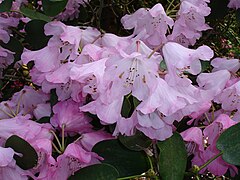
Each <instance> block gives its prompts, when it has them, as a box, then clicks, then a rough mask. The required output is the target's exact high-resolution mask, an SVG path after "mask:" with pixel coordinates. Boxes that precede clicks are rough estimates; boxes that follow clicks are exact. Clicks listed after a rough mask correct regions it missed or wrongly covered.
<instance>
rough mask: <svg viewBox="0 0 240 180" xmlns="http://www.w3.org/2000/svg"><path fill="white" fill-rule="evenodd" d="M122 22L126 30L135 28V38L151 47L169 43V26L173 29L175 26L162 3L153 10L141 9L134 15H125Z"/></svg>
mask: <svg viewBox="0 0 240 180" xmlns="http://www.w3.org/2000/svg"><path fill="white" fill-rule="evenodd" d="M121 22H122V24H123V26H124V28H125V29H133V28H134V32H133V36H137V39H141V40H142V41H144V42H145V43H146V44H148V45H150V46H158V45H161V44H164V43H165V42H166V41H167V39H166V33H167V29H168V26H170V27H172V26H173V24H174V22H173V20H172V19H171V18H170V17H168V16H167V15H166V13H165V10H164V8H163V6H162V5H161V4H160V3H158V4H156V5H155V6H154V7H152V8H151V9H144V8H141V9H139V10H137V11H136V12H135V13H133V14H132V15H125V16H124V17H122V19H121Z"/></svg>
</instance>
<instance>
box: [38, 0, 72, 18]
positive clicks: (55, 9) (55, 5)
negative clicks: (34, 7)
mask: <svg viewBox="0 0 240 180" xmlns="http://www.w3.org/2000/svg"><path fill="white" fill-rule="evenodd" d="M67 2H68V0H62V1H49V0H42V6H43V12H44V13H45V14H46V15H48V16H52V17H53V16H56V15H58V14H59V13H60V12H62V11H63V10H64V8H65V6H66V5H67Z"/></svg>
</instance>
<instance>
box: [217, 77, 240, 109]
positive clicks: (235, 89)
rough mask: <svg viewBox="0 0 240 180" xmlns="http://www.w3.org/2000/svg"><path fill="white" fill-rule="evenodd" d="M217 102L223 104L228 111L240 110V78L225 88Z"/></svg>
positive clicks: (223, 107)
mask: <svg viewBox="0 0 240 180" xmlns="http://www.w3.org/2000/svg"><path fill="white" fill-rule="evenodd" d="M214 101H215V102H217V103H221V104H222V109H224V110H226V111H233V110H238V112H240V79H239V78H238V82H237V83H235V84H233V85H232V86H230V87H227V88H225V89H224V90H223V91H222V92H221V93H220V94H219V95H218V96H217V97H216V98H215V99H214Z"/></svg>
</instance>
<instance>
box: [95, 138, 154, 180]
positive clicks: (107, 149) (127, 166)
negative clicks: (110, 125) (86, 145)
mask: <svg viewBox="0 0 240 180" xmlns="http://www.w3.org/2000/svg"><path fill="white" fill-rule="evenodd" d="M93 152H96V153H97V154H98V155H99V156H101V157H103V158H104V160H103V163H107V164H111V165H112V166H114V167H115V168H116V169H117V171H118V172H119V177H126V176H132V175H138V174H142V173H143V172H146V171H147V170H148V169H150V167H149V163H148V160H147V157H146V155H145V154H144V152H137V151H130V150H129V149H127V148H125V147H124V146H123V145H121V144H120V143H119V141H118V140H117V139H114V140H106V141H101V142H99V143H97V144H96V145H95V146H94V147H93Z"/></svg>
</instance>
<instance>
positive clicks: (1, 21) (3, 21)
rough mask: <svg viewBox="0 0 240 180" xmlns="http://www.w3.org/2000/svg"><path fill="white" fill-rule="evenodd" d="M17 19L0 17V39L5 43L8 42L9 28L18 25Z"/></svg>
mask: <svg viewBox="0 0 240 180" xmlns="http://www.w3.org/2000/svg"><path fill="white" fill-rule="evenodd" d="M18 21H19V20H18V19H17V18H13V17H7V18H4V17H1V16H0V39H1V40H2V41H3V42H4V43H7V42H8V41H9V40H10V35H9V33H10V30H9V29H8V28H9V27H16V26H17V25H18Z"/></svg>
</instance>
